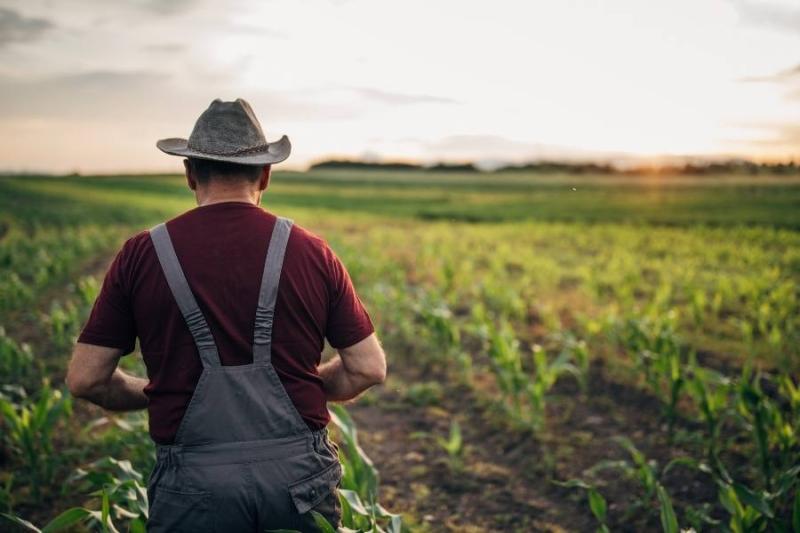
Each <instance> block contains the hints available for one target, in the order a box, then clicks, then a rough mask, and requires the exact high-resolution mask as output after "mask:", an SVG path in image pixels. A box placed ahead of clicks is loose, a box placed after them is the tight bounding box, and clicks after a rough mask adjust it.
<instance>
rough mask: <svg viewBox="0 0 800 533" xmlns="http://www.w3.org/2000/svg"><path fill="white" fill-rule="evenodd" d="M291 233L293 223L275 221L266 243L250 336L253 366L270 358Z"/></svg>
mask: <svg viewBox="0 0 800 533" xmlns="http://www.w3.org/2000/svg"><path fill="white" fill-rule="evenodd" d="M291 231H292V221H291V220H289V219H288V218H283V217H278V219H277V220H276V221H275V228H274V229H273V230H272V237H271V238H270V241H269V249H268V250H267V258H266V259H265V260H264V273H263V274H262V275H261V289H260V290H259V292H258V307H257V308H256V326H255V333H254V335H253V362H254V363H266V362H269V360H270V357H271V354H272V321H273V319H274V318H275V302H276V301H277V299H278V283H279V282H280V279H281V269H282V268H283V256H284V254H285V252H286V243H288V242H289V234H290V233H291Z"/></svg>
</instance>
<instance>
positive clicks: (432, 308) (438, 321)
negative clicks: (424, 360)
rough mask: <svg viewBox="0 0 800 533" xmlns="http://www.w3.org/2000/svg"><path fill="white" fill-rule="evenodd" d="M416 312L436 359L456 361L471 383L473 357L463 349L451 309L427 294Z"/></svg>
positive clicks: (465, 380) (464, 378) (464, 376)
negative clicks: (434, 351) (431, 344)
mask: <svg viewBox="0 0 800 533" xmlns="http://www.w3.org/2000/svg"><path fill="white" fill-rule="evenodd" d="M416 312H417V315H418V316H419V318H420V319H421V320H422V323H423V324H424V325H425V328H426V331H427V334H428V336H429V337H430V338H431V342H432V343H433V346H434V349H435V350H436V354H437V355H436V357H435V358H436V359H438V358H441V359H443V360H445V361H448V360H454V361H455V362H456V363H457V364H458V367H459V369H460V371H461V377H462V379H463V380H464V382H465V383H471V382H472V357H471V356H470V354H469V352H467V351H466V350H464V349H462V347H461V331H460V329H459V327H458V323H457V322H456V320H455V318H454V317H453V313H452V311H451V310H450V308H449V307H447V305H446V303H445V302H444V301H438V300H435V299H434V297H433V296H431V294H430V293H425V297H424V298H423V299H422V301H421V302H420V304H419V305H418V306H417V307H416Z"/></svg>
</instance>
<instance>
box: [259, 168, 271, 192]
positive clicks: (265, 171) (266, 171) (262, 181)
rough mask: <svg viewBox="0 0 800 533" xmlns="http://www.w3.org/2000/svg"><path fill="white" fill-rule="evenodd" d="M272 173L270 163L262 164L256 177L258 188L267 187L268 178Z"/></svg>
mask: <svg viewBox="0 0 800 533" xmlns="http://www.w3.org/2000/svg"><path fill="white" fill-rule="evenodd" d="M271 173H272V165H264V168H262V169H261V176H260V177H259V178H258V190H259V191H265V190H267V187H269V178H270V174H271Z"/></svg>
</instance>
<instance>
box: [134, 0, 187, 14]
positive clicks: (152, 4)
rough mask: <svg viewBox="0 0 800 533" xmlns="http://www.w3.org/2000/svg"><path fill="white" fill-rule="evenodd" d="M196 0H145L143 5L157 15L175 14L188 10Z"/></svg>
mask: <svg viewBox="0 0 800 533" xmlns="http://www.w3.org/2000/svg"><path fill="white" fill-rule="evenodd" d="M196 4H197V0H147V1H146V2H144V5H143V7H144V8H145V9H147V10H148V11H152V12H154V13H156V14H159V15H176V14H179V13H185V12H186V11H189V10H190V9H192V8H193V7H194V6H195V5H196Z"/></svg>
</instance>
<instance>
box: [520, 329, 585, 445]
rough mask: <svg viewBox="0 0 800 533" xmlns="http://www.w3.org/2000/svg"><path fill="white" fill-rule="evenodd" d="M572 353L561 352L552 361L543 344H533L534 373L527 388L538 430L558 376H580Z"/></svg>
mask: <svg viewBox="0 0 800 533" xmlns="http://www.w3.org/2000/svg"><path fill="white" fill-rule="evenodd" d="M572 355H573V354H572V353H571V352H561V354H559V355H558V357H556V358H555V359H554V360H552V361H550V360H548V358H547V353H546V352H545V351H544V349H543V348H542V347H541V346H539V345H538V344H535V345H534V346H533V366H534V375H533V379H532V380H531V381H529V382H528V383H527V384H526V389H527V393H528V399H529V403H530V408H531V409H530V410H531V415H530V417H531V422H532V424H533V427H534V429H535V430H537V431H538V430H540V429H541V428H542V426H543V425H544V418H545V398H546V394H547V393H548V392H549V391H550V389H551V388H552V387H553V385H555V383H556V381H557V380H558V378H559V377H561V376H562V375H564V374H571V375H573V376H576V377H579V376H580V371H579V370H578V369H577V368H576V367H575V365H573V364H572V362H571V358H572Z"/></svg>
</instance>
